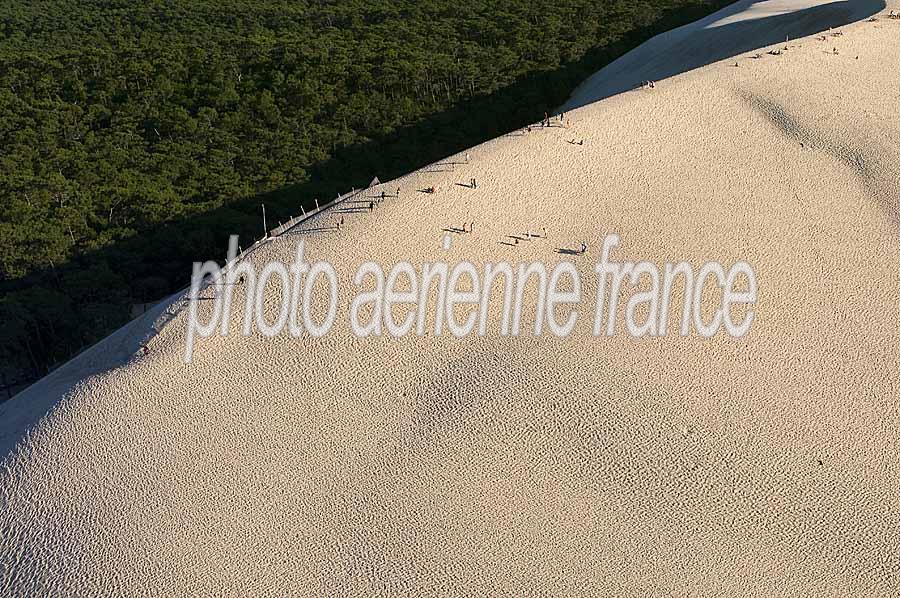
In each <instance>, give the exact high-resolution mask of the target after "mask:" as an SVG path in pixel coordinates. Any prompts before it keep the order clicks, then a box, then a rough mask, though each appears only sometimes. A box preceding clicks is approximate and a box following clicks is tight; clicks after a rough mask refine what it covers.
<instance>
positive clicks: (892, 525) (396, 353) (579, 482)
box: [0, 3, 900, 597]
mask: <svg viewBox="0 0 900 598" xmlns="http://www.w3.org/2000/svg"><path fill="white" fill-rule="evenodd" d="M889 8H893V9H897V6H896V4H894V3H890V6H889ZM785 47H786V48H787V49H785ZM774 48H779V49H781V53H780V55H773V54H769V53H767V52H766V51H765V50H763V51H762V52H761V57H760V58H758V59H754V58H752V57H751V56H747V55H740V56H737V57H735V58H734V59H732V60H729V61H728V62H724V63H716V64H711V65H708V66H706V67H704V68H701V69H698V70H695V71H691V72H687V73H684V74H681V75H679V76H675V77H673V78H671V79H667V80H666V81H664V82H660V83H659V84H658V85H657V86H656V87H655V88H654V89H652V90H651V89H646V90H637V91H632V92H629V93H625V94H621V95H617V96H613V97H610V98H607V99H606V100H604V101H602V102H597V103H593V104H590V105H587V106H584V107H582V108H579V109H577V110H573V111H571V112H569V113H568V114H567V117H568V118H569V119H570V122H569V124H568V126H567V127H566V128H562V127H552V128H549V129H543V128H540V127H538V128H536V129H534V130H533V131H532V132H531V133H528V134H524V133H514V134H510V135H508V136H505V137H503V138H499V139H496V140H493V141H491V142H488V143H486V144H484V145H482V146H479V147H476V148H473V149H472V150H471V152H470V154H471V158H470V161H469V163H468V164H466V163H465V160H464V159H463V158H462V157H461V156H455V157H452V158H450V159H448V160H446V161H445V162H444V163H442V164H437V165H434V166H432V167H429V168H426V169H423V170H422V171H419V172H415V173H412V174H410V175H408V176H406V177H404V178H402V179H400V180H397V181H391V182H388V183H385V184H384V185H383V186H382V187H376V188H374V189H373V194H375V193H380V191H381V190H382V188H383V189H385V190H386V191H387V192H388V193H389V194H393V193H394V191H395V190H396V189H397V188H398V187H399V188H400V196H399V197H397V198H389V199H388V200H387V201H385V202H384V203H383V204H382V205H381V206H380V207H378V208H376V209H375V210H374V211H369V210H368V209H366V208H365V206H364V205H363V206H360V208H361V209H359V210H355V209H353V206H346V208H347V211H344V212H337V211H335V212H332V213H327V214H324V215H322V216H321V217H317V218H316V219H314V220H311V221H308V222H306V223H304V224H303V225H302V226H301V227H300V229H298V230H295V231H292V232H291V234H287V235H285V236H283V237H280V238H278V239H275V240H273V241H272V242H270V243H268V244H266V245H264V246H263V247H261V248H260V249H258V250H257V251H255V252H254V253H253V254H251V256H250V257H249V258H248V259H249V260H251V261H252V263H254V264H256V265H257V267H258V269H261V268H262V266H263V265H264V264H265V263H267V262H268V261H269V260H273V259H278V260H281V261H284V262H290V261H291V260H292V258H293V252H294V249H295V243H296V242H297V241H298V240H300V239H302V240H304V241H305V242H306V253H307V257H308V258H309V259H312V260H315V259H327V260H329V261H331V262H332V263H333V264H334V266H335V268H336V269H337V271H338V275H339V277H340V283H341V288H342V293H341V297H340V299H341V301H340V307H339V310H338V315H337V324H336V325H335V329H334V330H332V332H331V333H330V334H328V335H326V336H324V337H322V338H319V339H313V338H309V337H301V338H299V339H293V338H291V337H289V336H287V335H284V334H283V335H281V336H278V337H276V338H274V339H270V338H266V337H264V336H262V335H261V334H259V333H254V334H252V335H250V336H247V337H244V336H241V335H239V334H237V333H235V332H234V331H235V330H236V329H237V328H239V326H240V317H241V315H242V314H241V313H240V312H237V313H235V314H233V315H232V321H231V329H232V331H233V332H232V334H231V335H229V336H227V337H224V338H222V337H212V338H209V339H204V340H202V341H200V342H199V343H198V345H197V348H196V350H195V354H194V361H193V363H191V364H185V363H183V360H182V358H183V355H184V347H185V340H186V339H185V334H186V319H185V317H186V312H185V311H182V312H179V313H175V314H174V316H173V317H172V319H171V321H170V322H169V323H168V324H167V325H166V326H165V327H162V328H161V330H160V332H159V334H158V335H156V336H154V337H153V338H152V339H151V340H150V341H149V353H148V354H147V355H140V354H135V355H134V356H133V357H132V358H130V359H129V360H128V361H127V362H126V363H125V364H124V365H122V366H121V367H108V366H109V365H110V364H106V366H107V367H93V368H91V369H89V370H84V372H83V373H85V374H91V375H90V376H89V377H87V378H85V379H83V380H81V381H80V382H79V383H77V384H72V382H71V380H70V377H71V376H74V375H76V374H77V372H75V371H74V370H70V371H68V372H65V371H64V372H61V373H59V374H58V376H60V380H62V381H63V382H62V383H60V384H59V385H57V386H54V385H53V384H49V383H48V384H46V385H43V386H41V385H36V386H35V387H33V388H32V389H30V390H28V391H26V392H24V393H22V394H21V395H19V396H18V397H17V398H16V399H14V400H13V401H11V402H10V403H11V406H10V407H7V409H16V410H19V411H18V412H19V413H24V412H25V411H26V410H27V407H26V405H27V404H28V402H29V401H42V403H41V404H43V405H52V408H48V411H47V412H46V414H44V415H43V416H42V417H40V418H39V419H37V418H32V419H35V420H36V421H34V422H33V423H31V424H29V425H28V426H27V427H28V429H27V433H26V434H24V435H23V434H21V433H20V431H16V430H18V428H16V430H13V429H11V428H10V429H4V433H5V434H6V435H7V437H8V438H13V437H14V438H15V439H16V440H15V446H14V447H13V448H12V449H11V450H10V452H9V453H8V454H7V455H6V456H5V459H4V461H3V467H2V469H0V594H2V595H90V596H98V595H143V594H154V595H171V594H175V593H177V594H180V595H309V596H342V595H353V596H371V595H391V596H394V595H456V596H469V595H507V596H523V595H524V596H548V595H554V596H571V595H597V596H608V595H615V596H653V595H666V596H669V595H672V596H687V595H691V596H698V595H699V596H722V595H724V596H738V595H739V596H761V597H762V596H765V597H768V596H811V595H815V596H842V597H843V596H867V597H870V596H885V597H888V596H896V595H897V594H898V593H900V494H898V493H897V488H898V487H900V459H898V456H900V451H898V449H900V426H898V424H900V413H898V411H900V404H898V400H897V399H898V398H900V356H898V355H900V353H898V348H900V315H898V310H900V268H898V267H897V256H898V255H900V217H898V214H900V121H898V119H897V112H896V106H897V101H898V99H900V97H898V91H897V90H898V89H900V71H898V69H896V68H894V67H893V62H894V61H895V58H896V56H898V55H900V21H896V20H890V19H887V18H886V17H885V15H884V14H882V15H880V16H879V18H878V19H876V20H875V21H873V22H869V21H864V22H859V23H855V24H852V25H849V26H846V27H843V28H842V29H841V35H839V36H837V35H832V34H828V36H827V37H825V38H824V40H820V39H818V38H816V37H809V38H803V39H797V40H792V41H791V42H789V43H788V44H787V45H785V44H784V43H783V42H782V43H779V44H778V45H777V46H773V49H774ZM767 49H768V48H767ZM767 49H766V50H767ZM835 51H836V53H835ZM735 62H736V63H737V65H738V66H736V67H735V66H734V63H735ZM574 140H584V143H583V145H578V144H573V143H570V141H574ZM472 177H475V178H476V179H477V182H478V187H477V189H470V188H467V187H464V186H461V185H458V184H457V183H467V182H468V181H469V179H470V178H472ZM431 185H435V186H437V188H438V192H437V193H436V194H426V193H420V192H418V191H417V190H419V189H423V188H425V187H428V186H431ZM341 217H343V218H344V219H345V225H344V227H343V229H342V230H340V231H337V230H325V229H328V227H330V226H332V225H334V224H335V223H336V222H337V221H338V220H339V219H340V218H341ZM473 220H474V221H475V232H474V233H467V234H454V233H449V234H451V236H452V237H453V244H452V247H451V248H450V249H449V250H446V251H445V250H443V249H442V248H441V240H442V238H443V237H444V236H445V235H446V234H448V233H446V232H445V231H444V229H447V228H453V227H460V226H461V225H462V223H463V222H472V221H473ZM542 228H546V230H547V238H540V239H532V240H523V241H521V242H519V243H518V244H515V243H513V244H512V245H510V244H508V243H509V240H510V239H511V237H510V236H509V235H515V236H520V237H523V236H524V235H522V233H525V232H526V231H539V230H541V229H542ZM607 232H615V233H618V234H619V235H621V239H622V245H621V247H620V248H619V249H618V250H616V253H615V254H614V258H615V259H618V260H619V261H624V260H632V261H636V260H648V261H651V262H653V263H656V264H662V263H664V262H667V261H678V260H686V261H688V262H690V263H692V264H694V265H695V266H697V267H699V265H700V264H701V263H703V262H705V261H707V260H717V261H720V262H723V263H726V264H730V263H732V262H734V261H737V260H746V261H747V262H749V263H750V264H751V265H752V266H753V268H754V270H755V272H756V275H757V278H758V282H759V300H758V305H757V308H756V316H755V321H754V324H753V327H752V329H751V331H750V333H749V334H748V335H747V336H746V337H744V338H741V339H733V338H730V337H727V336H723V335H721V334H720V335H717V336H715V337H713V338H711V339H703V338H700V337H699V336H697V335H696V334H691V335H689V336H686V337H680V336H678V335H676V334H673V333H670V334H669V335H667V336H664V337H656V338H642V339H633V338H630V337H629V336H627V335H625V334H624V333H620V334H618V335H616V336H612V337H594V336H592V334H591V323H592V322H591V317H590V316H591V315H592V314H590V313H585V314H583V317H582V318H581V319H579V322H578V324H577V326H576V329H575V332H574V333H573V334H572V335H571V336H570V337H569V338H566V339H556V338H553V337H551V336H547V335H546V334H545V335H543V336H541V337H538V338H535V337H534V336H531V335H523V336H520V337H517V338H511V337H503V336H501V335H500V334H498V333H497V331H496V329H495V328H494V329H491V330H490V331H489V333H488V334H487V335H486V336H484V337H477V336H472V337H466V338H465V339H454V338H452V337H450V336H449V335H447V334H443V335H441V336H439V337H436V336H434V335H433V334H429V335H426V336H424V337H417V336H408V337H404V338H402V339H391V338H384V337H382V338H366V339H359V338H356V337H354V336H353V335H352V334H351V332H350V330H349V326H348V325H347V323H346V322H347V321H348V307H347V306H348V304H349V299H350V297H351V296H352V294H353V292H354V291H355V288H354V286H353V284H352V277H353V274H354V272H355V270H356V268H357V266H358V265H359V264H360V263H362V262H364V261H366V260H370V259H373V260H376V261H378V262H380V263H382V264H385V265H386V266H390V265H391V264H393V263H395V262H397V261H399V260H411V261H412V262H413V264H421V263H422V262H426V261H434V260H448V261H450V262H456V261H459V260H471V261H473V262H475V263H476V264H482V263H484V262H496V261H503V260H506V261H510V262H520V261H533V260H540V261H544V262H546V263H548V265H552V264H554V263H556V262H558V261H560V260H571V261H573V262H574V263H575V265H576V267H577V268H578V270H579V271H580V272H581V275H582V280H583V281H585V282H586V283H588V282H589V281H592V280H595V279H594V276H593V265H594V263H595V261H596V259H597V257H598V244H599V242H600V239H601V238H602V236H603V235H604V234H605V233H607ZM582 240H584V241H586V242H588V244H589V246H590V247H589V251H588V252H587V254H585V255H581V256H572V255H569V254H566V253H559V252H557V251H556V250H557V249H567V248H571V247H575V246H576V245H577V244H578V243H579V242H580V241H582ZM235 293H236V295H235V297H236V300H238V301H240V300H242V299H243V295H242V293H243V291H242V290H241V289H238V290H236V291H235ZM595 293H596V288H595V287H594V286H592V285H591V284H586V285H585V289H584V301H583V305H585V306H588V309H586V311H588V312H589V311H590V306H592V305H593V299H594V295H595ZM317 297H318V296H317ZM279 301H280V290H279V289H278V288H277V286H276V285H273V286H272V287H269V288H268V289H267V293H266V295H265V305H266V313H267V315H268V317H269V319H270V320H271V319H274V316H275V313H276V312H277V308H278V305H279ZM317 301H318V303H317V306H318V307H319V308H321V307H322V305H321V298H319V299H317ZM211 303H212V302H203V309H204V310H206V311H205V312H204V313H208V311H209V310H210V309H211ZM157 315H159V314H157ZM530 315H531V314H530V313H529V314H526V321H530V319H528V317H530ZM620 320H621V314H620ZM145 324H146V323H145ZM135 334H137V333H135ZM115 346H116V347H119V348H120V349H121V348H122V347H127V346H128V345H127V343H126V344H122V343H119V344H116V345H115ZM105 347H107V345H105V344H101V345H98V347H97V348H95V349H96V351H97V353H95V357H97V358H98V359H99V358H100V357H102V353H103V351H104V348H105ZM100 365H102V364H100ZM72 367H73V368H74V367H75V366H72ZM55 392H63V393H64V395H63V396H58V395H55V394H54V393H55ZM23 417H24V416H23ZM17 421H19V422H20V423H19V424H16V425H17V426H19V427H21V425H22V424H21V421H23V420H22V419H21V418H20V419H19V420H17ZM0 425H3V426H6V425H7V424H6V422H5V421H4V422H3V423H2V424H0Z"/></svg>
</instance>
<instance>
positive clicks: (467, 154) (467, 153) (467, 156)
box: [466, 152, 469, 164]
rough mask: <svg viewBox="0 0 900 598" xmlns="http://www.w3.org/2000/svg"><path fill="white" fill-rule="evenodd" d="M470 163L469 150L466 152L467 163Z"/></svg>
mask: <svg viewBox="0 0 900 598" xmlns="http://www.w3.org/2000/svg"><path fill="white" fill-rule="evenodd" d="M468 163H469V152H466V164H468Z"/></svg>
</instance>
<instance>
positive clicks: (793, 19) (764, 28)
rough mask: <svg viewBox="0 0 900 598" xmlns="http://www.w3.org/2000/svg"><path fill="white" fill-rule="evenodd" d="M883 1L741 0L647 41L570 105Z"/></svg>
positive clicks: (863, 12)
mask: <svg viewBox="0 0 900 598" xmlns="http://www.w3.org/2000/svg"><path fill="white" fill-rule="evenodd" d="M884 7H885V3H884V2H883V1H882V0H838V1H836V2H831V1H829V0H741V1H739V2H735V3H734V4H731V5H730V6H728V7H726V8H724V9H723V10H720V11H719V12H716V13H714V14H712V15H710V16H708V17H706V18H704V19H701V20H699V21H695V22H693V23H690V24H688V25H685V26H683V27H679V28H677V29H673V30H672V31H667V32H666V33H663V34H661V35H658V36H656V37H654V38H653V39H651V40H648V41H647V42H646V43H644V44H641V46H639V47H638V48H635V49H634V50H632V51H631V52H629V53H627V54H626V55H625V56H622V57H621V58H619V59H618V60H616V61H614V62H612V63H611V64H609V65H607V66H606V67H605V68H603V69H601V70H600V71H598V72H597V73H595V74H594V75H593V76H591V77H590V78H589V79H588V80H587V81H585V82H584V83H582V84H581V85H580V86H579V87H578V89H576V90H575V92H574V93H573V94H572V97H570V98H569V100H568V102H566V104H565V106H564V109H566V110H571V109H573V108H577V107H579V106H585V105H587V104H590V103H591V102H596V101H597V100H601V99H603V98H608V97H609V96H613V95H616V94H618V93H622V92H624V91H629V90H632V89H634V88H635V87H636V86H639V85H640V84H641V83H642V82H643V81H647V80H650V81H659V80H662V79H666V78H668V77H672V76H674V75H678V74H679V73H684V72H686V71H689V70H692V69H695V68H698V67H701V66H704V65H707V64H711V63H713V62H717V61H720V60H725V59H727V58H732V57H736V56H740V55H741V54H743V53H745V52H749V51H751V50H756V49H758V48H762V47H764V46H768V45H770V44H777V43H780V42H783V41H785V40H791V39H797V38H800V37H805V36H809V35H813V34H815V33H820V32H823V31H826V30H828V29H829V28H835V27H839V26H841V25H846V24H847V23H852V22H855V21H860V20H862V19H865V18H867V17H870V16H871V15H874V14H876V13H878V12H879V11H881V10H883V9H884Z"/></svg>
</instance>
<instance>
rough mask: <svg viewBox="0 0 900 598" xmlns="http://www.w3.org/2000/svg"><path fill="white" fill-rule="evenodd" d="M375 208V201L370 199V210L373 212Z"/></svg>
mask: <svg viewBox="0 0 900 598" xmlns="http://www.w3.org/2000/svg"><path fill="white" fill-rule="evenodd" d="M374 209H375V202H374V201H370V202H369V211H370V212H371V211H372V210H374Z"/></svg>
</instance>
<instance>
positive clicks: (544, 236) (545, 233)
mask: <svg viewBox="0 0 900 598" xmlns="http://www.w3.org/2000/svg"><path fill="white" fill-rule="evenodd" d="M541 234H542V235H543V238H544V239H546V238H547V229H546V228H544V227H543V226H542V227H541Z"/></svg>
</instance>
